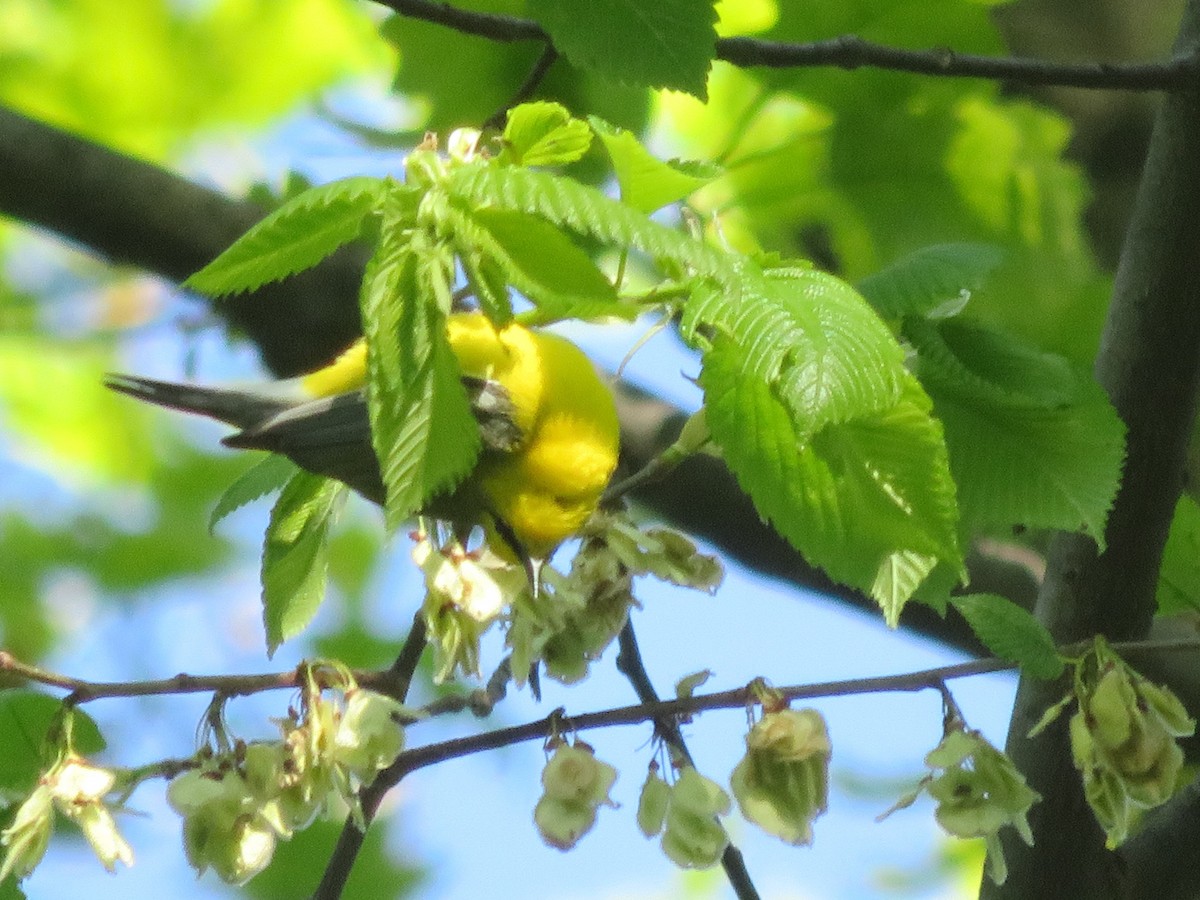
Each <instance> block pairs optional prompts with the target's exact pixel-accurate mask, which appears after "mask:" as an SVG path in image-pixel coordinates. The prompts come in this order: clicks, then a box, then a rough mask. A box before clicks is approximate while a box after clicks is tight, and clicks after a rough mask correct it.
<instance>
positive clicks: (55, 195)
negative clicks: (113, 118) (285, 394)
mask: <svg viewBox="0 0 1200 900" xmlns="http://www.w3.org/2000/svg"><path fill="white" fill-rule="evenodd" d="M0 173H3V174H2V176H0V214H3V215H7V216H13V217H14V218H17V219H21V220H23V221H25V222H28V223H29V224H31V225H38V226H40V227H42V228H47V229H49V230H51V231H54V232H56V233H57V234H59V235H61V236H62V237H64V238H67V239H68V240H70V241H74V242H76V243H78V244H81V245H83V246H84V247H86V248H87V249H88V250H90V251H91V252H93V253H97V254H99V255H101V256H105V257H107V258H109V259H111V260H112V261H113V262H117V263H124V264H130V265H134V266H137V267H139V268H142V269H145V270H147V271H149V272H153V273H155V274H157V275H161V276H162V277H164V278H166V279H169V280H170V281H174V282H177V283H178V282H180V281H182V280H183V279H184V278H186V277H187V276H188V275H191V274H192V273H193V272H195V271H197V270H198V269H200V268H201V267H202V266H204V265H205V264H206V263H208V262H211V261H212V259H213V258H214V257H216V256H217V254H219V253H220V252H221V251H222V250H224V249H225V248H226V247H228V246H229V245H230V244H231V243H233V241H234V239H236V238H237V237H239V236H240V235H241V234H242V233H243V232H244V231H246V230H247V229H248V228H249V227H250V226H251V225H253V224H254V223H255V222H257V221H258V220H259V219H261V218H262V217H263V213H264V210H263V209H262V208H260V207H258V206H256V205H254V204H252V203H247V202H243V201H236V200H231V199H229V198H228V197H225V196H224V195H222V194H220V193H218V192H216V191H212V190H208V189H207V188H203V187H200V186H199V185H197V184H193V183H191V182H190V181H187V180H186V179H184V178H180V177H179V176H178V175H175V174H173V173H171V172H168V171H166V170H165V169H162V168H160V167H158V166H155V165H151V164H150V163H145V162H142V161H140V160H136V159H133V158H132V157H129V156H125V155H123V154H120V153H117V152H115V151H113V150H109V149H108V148H106V147H103V146H100V145H99V144H95V143H93V142H91V141H88V140H85V139H84V138H81V137H78V136H76V135H73V134H70V133H68V132H66V131H60V130H59V129H57V128H52V127H51V126H49V125H46V124H44V123H42V122H37V121H35V120H33V119H29V118H26V117H25V116H22V115H19V114H17V113H15V112H13V111H12V110H9V109H6V108H4V107H2V106H0ZM365 263H366V256H365V255H364V254H363V252H362V251H361V249H356V248H343V250H342V251H340V252H339V253H336V254H334V256H332V257H331V258H330V259H328V260H326V261H325V262H324V263H323V264H321V265H320V266H318V267H317V268H315V269H311V270H309V271H308V272H304V273H301V274H300V275H298V276H296V277H294V278H290V279H288V280H287V281H285V282H282V283H280V284H273V285H267V286H266V287H263V288H261V289H259V290H257V291H254V292H253V293H250V294H246V295H244V296H240V297H236V298H233V299H229V300H224V301H221V302H220V303H218V304H216V311H217V312H218V313H219V314H220V315H221V316H222V317H223V318H225V319H227V320H228V321H229V322H230V324H232V325H233V326H234V328H235V329H237V330H241V331H244V332H246V333H247V334H249V335H250V336H251V337H253V338H254V339H255V341H256V343H258V345H259V346H260V348H261V349H262V353H263V357H264V359H265V360H266V362H267V364H268V365H269V366H270V367H271V368H272V369H275V370H276V371H278V372H287V373H295V372H297V371H300V370H302V369H306V368H311V367H312V365H313V364H314V363H316V362H322V361H327V360H329V359H331V358H332V357H333V356H335V355H336V354H337V353H338V351H340V350H342V349H344V348H345V347H346V345H347V344H349V343H351V342H352V341H353V340H354V339H355V337H357V335H358V333H359V329H360V327H361V326H360V325H359V319H358V310H357V305H356V304H353V302H352V301H353V299H354V298H355V297H357V295H358V284H359V282H360V281H361V280H362V267H363V266H364V265H365ZM347 301H351V302H347Z"/></svg>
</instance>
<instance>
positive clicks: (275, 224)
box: [185, 176, 395, 296]
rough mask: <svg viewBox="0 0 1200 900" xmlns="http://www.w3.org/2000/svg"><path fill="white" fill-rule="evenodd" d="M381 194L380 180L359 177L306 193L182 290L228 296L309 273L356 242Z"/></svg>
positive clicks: (248, 232)
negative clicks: (334, 254)
mask: <svg viewBox="0 0 1200 900" xmlns="http://www.w3.org/2000/svg"><path fill="white" fill-rule="evenodd" d="M386 189H387V188H386V183H385V182H383V181H381V180H380V179H378V178H367V177H363V176H360V177H356V178H344V179H342V180H341V181H334V182H331V183H329V184H325V185H322V186H321V187H316V188H312V189H311V190H308V191H305V192H304V193H303V194H301V195H300V196H298V197H296V198H295V199H294V200H290V201H288V202H287V203H285V204H284V205H283V206H281V207H279V209H277V210H275V211H274V212H273V213H271V214H270V215H269V216H267V217H266V218H265V219H263V220H262V221H261V222H259V223H258V224H257V225H255V226H254V227H253V228H251V229H250V230H249V231H247V232H246V233H245V234H244V235H242V236H241V237H240V238H238V239H237V240H236V241H235V242H234V243H233V244H232V245H231V246H230V247H229V248H228V249H227V250H225V252H224V253H222V254H221V255H220V256H218V257H217V258H216V259H214V260H213V261H212V262H210V263H209V264H208V265H207V266H205V267H204V268H203V269H201V270H200V271H199V272H197V273H196V274H195V275H193V276H192V277H191V278H189V279H188V280H187V281H186V282H185V285H186V286H187V287H190V288H192V289H193V290H197V291H200V292H201V293H205V294H211V295H214V296H215V295H220V294H233V293H238V292H241V291H249V290H253V289H254V288H257V287H260V286H262V285H264V284H266V283H268V282H271V281H278V280H279V279H281V278H286V277H287V276H288V275H294V274H295V273H297V272H301V271H303V270H304V269H308V268H311V267H312V266H315V265H316V264H317V263H319V262H320V261H321V260H322V259H324V258H325V257H326V256H328V255H329V254H330V253H332V252H333V251H334V250H336V249H337V248H338V247H340V246H342V245H343V244H346V243H349V242H350V241H352V240H354V239H355V238H356V237H358V235H359V233H360V232H361V231H362V228H363V225H364V223H365V221H366V218H367V215H368V214H369V213H370V212H371V211H372V210H374V209H375V208H376V207H377V206H378V205H379V203H380V201H381V198H382V195H383V193H384V191H385V190H386ZM394 192H395V189H394V188H393V193H394Z"/></svg>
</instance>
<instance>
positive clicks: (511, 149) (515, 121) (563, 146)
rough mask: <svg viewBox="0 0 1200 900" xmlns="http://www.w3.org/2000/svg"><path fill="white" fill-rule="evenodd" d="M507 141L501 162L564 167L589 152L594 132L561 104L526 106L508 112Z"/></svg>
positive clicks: (505, 133)
mask: <svg viewBox="0 0 1200 900" xmlns="http://www.w3.org/2000/svg"><path fill="white" fill-rule="evenodd" d="M503 140H504V151H503V155H502V156H501V162H508V163H511V164H513V165H518V166H560V165H564V164H566V163H570V162H575V160H577V159H579V158H580V157H581V156H583V154H584V153H586V152H587V149H588V147H589V146H591V143H592V132H591V129H589V128H588V126H587V123H586V122H583V121H582V120H580V119H573V118H571V114H570V113H569V112H568V111H567V108H566V107H565V106H563V105H562V104H560V103H545V102H541V103H523V104H521V105H520V106H518V107H516V108H515V109H510V110H509V111H508V121H507V124H506V125H505V127H504V136H503Z"/></svg>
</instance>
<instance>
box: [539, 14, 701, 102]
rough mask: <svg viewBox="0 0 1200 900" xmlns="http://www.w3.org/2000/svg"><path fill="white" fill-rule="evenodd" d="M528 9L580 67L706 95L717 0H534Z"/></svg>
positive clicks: (624, 79)
mask: <svg viewBox="0 0 1200 900" xmlns="http://www.w3.org/2000/svg"><path fill="white" fill-rule="evenodd" d="M529 12H530V14H531V15H532V16H533V17H534V18H535V19H537V21H538V22H539V23H541V25H542V27H543V28H545V29H546V31H548V32H549V33H550V37H551V39H552V40H553V42H554V46H555V47H556V48H557V49H558V50H559V51H561V52H562V54H563V55H564V56H566V57H567V59H569V60H570V61H571V62H572V63H574V64H575V65H577V66H579V67H580V68H584V69H594V70H596V71H597V72H599V73H600V74H601V75H604V76H606V77H608V78H611V79H612V80H613V81H619V82H623V83H626V84H639V85H647V86H649V87H656V88H671V89H673V90H677V91H687V92H688V93H689V94H692V95H693V96H695V97H698V98H700V99H701V100H704V99H706V98H707V90H706V86H705V82H706V80H707V77H708V69H709V66H710V65H711V63H712V60H713V57H714V55H715V53H716V41H717V32H716V28H715V25H716V21H717V14H716V12H715V11H714V9H713V2H712V0H655V2H653V3H643V2H640V0H589V2H587V3H562V2H560V0H529Z"/></svg>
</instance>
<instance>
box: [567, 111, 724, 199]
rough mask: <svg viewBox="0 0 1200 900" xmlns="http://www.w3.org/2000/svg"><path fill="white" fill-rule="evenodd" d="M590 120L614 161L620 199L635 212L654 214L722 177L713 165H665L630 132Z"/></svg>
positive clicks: (670, 162)
mask: <svg viewBox="0 0 1200 900" xmlns="http://www.w3.org/2000/svg"><path fill="white" fill-rule="evenodd" d="M588 121H589V122H590V123H591V126H592V128H593V129H595V131H596V134H597V135H599V137H600V140H601V141H603V142H604V147H605V149H606V150H607V151H608V156H609V159H611V160H612V164H613V170H614V171H615V172H616V175H617V183H618V184H619V185H620V186H621V200H622V201H623V202H625V203H628V204H629V205H630V206H632V207H633V208H634V209H639V210H641V211H642V212H654V210H656V209H660V208H662V207H664V206H666V205H667V204H668V203H674V202H676V201H677V200H682V199H683V198H685V197H687V196H689V195H691V194H692V193H694V192H695V191H697V190H699V189H700V188H702V187H704V185H706V184H708V183H709V182H710V181H712V180H713V179H714V178H716V177H717V176H718V175H720V174H721V170H720V168H719V167H717V166H714V165H712V164H711V163H684V162H679V161H677V160H672V161H669V162H665V161H663V160H661V159H658V158H657V157H656V156H654V155H653V154H652V153H650V151H649V150H647V149H646V148H645V146H643V145H642V143H641V141H639V140H638V139H637V138H636V137H634V136H633V135H632V134H631V133H630V132H628V131H625V130H623V129H620V128H614V127H613V126H612V125H609V124H608V123H607V122H605V121H604V120H603V119H599V118H597V117H595V116H592V117H591V118H590V119H589V120H588Z"/></svg>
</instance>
